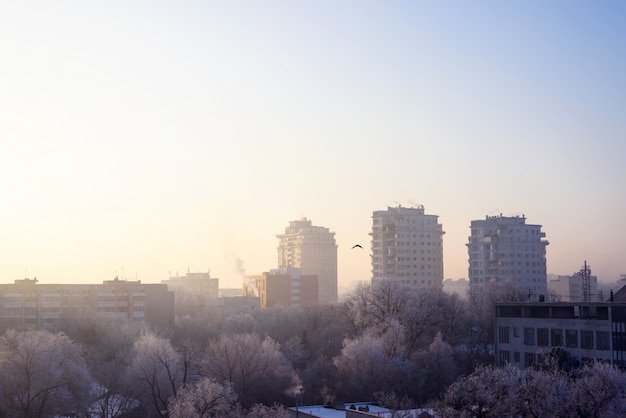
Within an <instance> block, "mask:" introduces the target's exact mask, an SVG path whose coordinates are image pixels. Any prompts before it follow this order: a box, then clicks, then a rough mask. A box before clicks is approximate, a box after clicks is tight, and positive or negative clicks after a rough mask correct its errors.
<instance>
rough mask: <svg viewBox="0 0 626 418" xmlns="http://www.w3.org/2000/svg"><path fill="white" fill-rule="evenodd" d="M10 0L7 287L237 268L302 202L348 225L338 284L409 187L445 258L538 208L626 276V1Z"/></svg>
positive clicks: (256, 261) (462, 264) (566, 247)
mask: <svg viewBox="0 0 626 418" xmlns="http://www.w3.org/2000/svg"><path fill="white" fill-rule="evenodd" d="M0 10H1V11H2V12H1V13H0V144H1V149H0V192H1V193H2V197H3V205H2V206H1V207H0V282H1V283H12V282H13V280H15V279H20V278H23V277H24V276H25V275H28V276H29V277H31V278H32V277H37V278H38V279H39V280H40V282H41V283H79V282H80V283H82V282H85V283H101V282H102V281H103V280H108V279H111V278H112V277H114V276H115V275H116V274H117V275H118V276H119V277H120V278H126V279H129V280H134V279H135V278H137V279H140V280H142V282H160V281H161V280H163V279H166V278H168V272H171V274H172V275H174V274H175V273H176V272H179V273H182V272H186V271H187V269H189V270H190V271H194V272H195V271H207V270H208V269H210V270H211V275H212V276H213V277H217V278H219V279H220V287H238V286H240V284H241V272H242V271H245V272H246V273H247V274H249V275H255V274H261V273H263V272H264V271H268V270H269V269H272V268H275V267H276V265H277V246H278V239H277V238H276V235H277V234H280V233H281V231H283V230H284V229H285V227H286V226H287V225H288V223H289V222H290V221H293V220H297V219H300V218H302V217H305V216H306V217H307V218H308V219H310V220H311V221H312V222H313V223H314V224H315V225H320V226H323V227H326V228H329V229H330V230H331V231H333V232H335V234H336V235H335V237H336V240H337V244H338V270H339V271H338V279H339V288H340V293H341V291H343V290H345V289H346V288H348V287H350V286H352V284H353V283H354V282H356V281H358V280H370V278H371V260H370V253H369V251H370V238H369V233H370V231H371V226H372V219H371V216H372V213H373V212H374V211H376V210H384V209H386V208H387V207H388V206H397V205H398V204H402V205H403V206H407V207H410V206H415V205H418V204H422V205H424V207H425V210H426V212H427V213H429V214H434V215H438V216H439V222H440V223H441V224H442V225H443V230H444V231H445V235H444V236H443V246H444V277H445V278H454V279H457V278H461V277H465V278H467V267H468V266H467V264H468V255H467V247H466V246H465V244H466V243H467V239H468V236H469V234H470V229H469V226H470V222H471V221H472V220H476V219H484V218H485V216H486V215H496V214H500V213H502V214H503V215H505V216H514V215H522V214H524V215H525V216H526V218H527V222H528V223H531V224H539V225H542V226H543V228H542V231H544V232H545V233H546V239H547V240H548V241H549V242H550V245H549V246H548V247H547V271H548V273H553V274H572V273H573V272H575V271H578V270H579V269H580V267H581V266H582V264H583V262H584V261H585V260H586V261H587V262H588V263H589V265H590V266H591V269H592V274H593V275H597V276H598V280H599V281H600V282H615V281H616V280H617V279H618V278H619V275H620V274H622V273H626V261H624V259H625V257H624V252H625V249H626V216H625V215H624V214H626V194H625V193H624V192H623V186H624V180H626V174H625V170H624V161H623V160H624V157H625V156H626V124H625V123H624V121H625V120H626V114H625V113H626V78H625V77H624V74H626V55H625V54H624V53H623V51H624V48H625V47H626V28H625V27H624V24H623V22H624V21H626V3H624V2H621V1H605V2H600V3H592V2H586V1H577V0H574V1H550V2H542V1H534V0H531V1H525V2H496V1H479V2H471V3H468V2H427V1H391V2H376V1H339V2H336V1H315V2H312V1H311V2H293V3H290V2H278V1H264V2H254V1H240V2H206V1H193V0H192V1H189V2H184V3H168V2H148V1H136V2H123V1H121V0H113V1H109V2H95V3H91V2H90V3H84V2H78V1H64V2H53V3H51V2H44V1H27V2H22V1H15V0H8V1H5V2H3V4H2V6H0ZM356 243H359V244H361V245H362V246H363V248H364V250H366V251H355V250H352V249H351V248H352V246H353V245H354V244H356ZM122 271H123V273H122Z"/></svg>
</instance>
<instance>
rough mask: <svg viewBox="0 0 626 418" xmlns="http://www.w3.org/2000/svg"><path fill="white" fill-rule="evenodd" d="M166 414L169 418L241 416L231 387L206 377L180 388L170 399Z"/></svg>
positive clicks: (227, 417) (226, 417)
mask: <svg viewBox="0 0 626 418" xmlns="http://www.w3.org/2000/svg"><path fill="white" fill-rule="evenodd" d="M168 413H169V416H170V418H209V417H220V418H229V417H233V418H235V417H240V416H241V415H242V413H241V410H240V408H239V406H238V404H237V395H235V392H233V389H232V387H231V386H230V385H229V384H225V385H222V384H220V383H218V382H216V381H215V380H214V379H209V378H206V377H204V378H201V379H200V380H198V381H197V382H196V383H194V384H191V385H185V386H183V387H182V388H180V390H179V391H178V393H177V395H176V397H172V398H170V402H169V405H168Z"/></svg>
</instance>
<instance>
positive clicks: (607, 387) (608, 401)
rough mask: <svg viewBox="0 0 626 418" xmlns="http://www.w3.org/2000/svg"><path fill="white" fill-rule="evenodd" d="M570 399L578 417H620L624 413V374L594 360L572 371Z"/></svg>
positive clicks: (625, 410) (625, 381)
mask: <svg viewBox="0 0 626 418" xmlns="http://www.w3.org/2000/svg"><path fill="white" fill-rule="evenodd" d="M573 377H574V381H573V382H572V384H571V388H570V399H571V400H572V402H573V403H574V406H575V408H576V416H578V417H581V418H582V417H593V418H599V417H603V418H604V417H609V418H612V417H615V418H617V417H623V416H624V414H625V413H626V374H624V372H622V371H620V370H618V369H617V368H616V367H615V366H612V365H610V364H605V363H600V362H595V363H592V364H590V365H586V366H583V367H582V368H580V369H578V370H576V371H575V373H574V376H573Z"/></svg>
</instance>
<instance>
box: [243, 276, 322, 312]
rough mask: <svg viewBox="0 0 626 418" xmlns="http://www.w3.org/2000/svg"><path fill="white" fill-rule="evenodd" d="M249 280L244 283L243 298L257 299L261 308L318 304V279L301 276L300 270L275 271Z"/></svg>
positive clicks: (251, 277)
mask: <svg viewBox="0 0 626 418" xmlns="http://www.w3.org/2000/svg"><path fill="white" fill-rule="evenodd" d="M249 279H250V280H248V281H247V282H246V283H244V296H248V297H259V298H260V301H261V308H273V307H278V306H302V305H312V304H317V303H318V293H317V291H318V278H317V276H313V275H307V274H303V273H302V269H299V268H294V267H289V268H286V269H275V270H271V271H269V272H267V273H263V274H262V275H258V276H250V278H249Z"/></svg>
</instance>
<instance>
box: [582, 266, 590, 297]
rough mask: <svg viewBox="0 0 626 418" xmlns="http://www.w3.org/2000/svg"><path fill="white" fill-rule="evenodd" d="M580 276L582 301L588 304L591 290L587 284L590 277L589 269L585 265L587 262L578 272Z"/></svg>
mask: <svg viewBox="0 0 626 418" xmlns="http://www.w3.org/2000/svg"><path fill="white" fill-rule="evenodd" d="M580 274H581V275H582V278H583V300H584V301H585V302H589V301H590V299H591V295H590V293H591V288H590V284H589V276H591V267H590V266H588V265H587V260H585V264H584V265H583V268H582V270H580Z"/></svg>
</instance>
